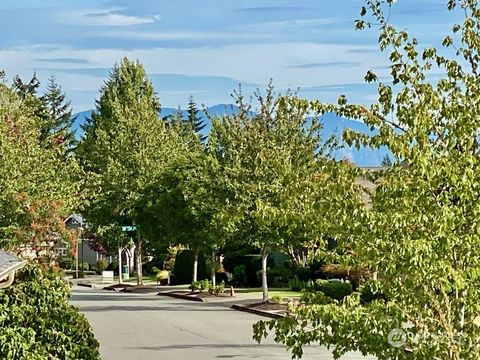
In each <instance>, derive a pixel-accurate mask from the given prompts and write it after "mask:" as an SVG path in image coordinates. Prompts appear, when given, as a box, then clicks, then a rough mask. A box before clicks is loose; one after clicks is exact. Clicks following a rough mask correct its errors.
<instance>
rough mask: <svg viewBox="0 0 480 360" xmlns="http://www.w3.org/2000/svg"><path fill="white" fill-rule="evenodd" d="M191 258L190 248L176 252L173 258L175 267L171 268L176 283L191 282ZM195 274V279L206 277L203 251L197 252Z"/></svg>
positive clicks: (192, 258)
mask: <svg viewBox="0 0 480 360" xmlns="http://www.w3.org/2000/svg"><path fill="white" fill-rule="evenodd" d="M193 260H194V252H193V251H192V250H182V251H179V252H178V254H177V257H176V258H175V268H174V270H173V273H174V274H175V283H176V284H178V285H181V284H190V283H191V282H192V273H193ZM197 275H198V278H197V280H203V279H206V278H207V266H206V263H205V256H204V255H203V253H199V254H198V268H197Z"/></svg>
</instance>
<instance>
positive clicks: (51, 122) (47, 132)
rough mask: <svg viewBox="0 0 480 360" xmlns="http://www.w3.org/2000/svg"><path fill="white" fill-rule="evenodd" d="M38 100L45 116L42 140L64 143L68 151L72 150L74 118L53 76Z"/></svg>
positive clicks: (68, 102)
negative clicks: (41, 103)
mask: <svg viewBox="0 0 480 360" xmlns="http://www.w3.org/2000/svg"><path fill="white" fill-rule="evenodd" d="M40 99H41V101H42V102H43V104H44V107H45V109H46V115H47V118H46V121H45V125H44V126H43V129H42V138H43V140H47V139H49V138H51V139H54V141H55V142H60V141H61V142H64V143H65V144H66V147H67V148H68V149H70V148H72V147H73V146H74V145H75V143H76V139H75V134H74V133H73V131H72V124H73V122H74V120H75V118H73V117H72V107H71V105H70V101H67V100H66V97H65V94H64V93H63V92H62V88H61V87H60V85H59V84H58V83H57V82H56V79H55V76H53V75H52V76H51V77H50V79H49V80H48V84H47V89H46V91H45V94H44V95H43V96H42V97H41V98H40Z"/></svg>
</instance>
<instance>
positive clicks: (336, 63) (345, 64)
mask: <svg viewBox="0 0 480 360" xmlns="http://www.w3.org/2000/svg"><path fill="white" fill-rule="evenodd" d="M360 65H362V63H361V62H355V61H332V62H317V63H307V64H300V65H293V66H290V68H291V69H315V68H325V67H341V68H352V67H359V66H360Z"/></svg>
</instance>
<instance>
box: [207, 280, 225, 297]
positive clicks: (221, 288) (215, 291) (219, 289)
mask: <svg viewBox="0 0 480 360" xmlns="http://www.w3.org/2000/svg"><path fill="white" fill-rule="evenodd" d="M223 292H225V283H224V282H223V281H222V282H221V283H220V284H218V285H215V286H213V285H212V284H211V283H210V284H209V285H208V293H209V294H210V295H219V294H222V293H223Z"/></svg>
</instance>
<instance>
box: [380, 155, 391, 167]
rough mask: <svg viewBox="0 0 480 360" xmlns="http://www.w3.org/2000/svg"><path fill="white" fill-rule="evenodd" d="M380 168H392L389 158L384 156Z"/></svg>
mask: <svg viewBox="0 0 480 360" xmlns="http://www.w3.org/2000/svg"><path fill="white" fill-rule="evenodd" d="M380 165H381V166H382V167H390V166H392V160H391V159H390V156H388V155H385V156H384V157H383V159H382V162H381V164H380Z"/></svg>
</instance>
